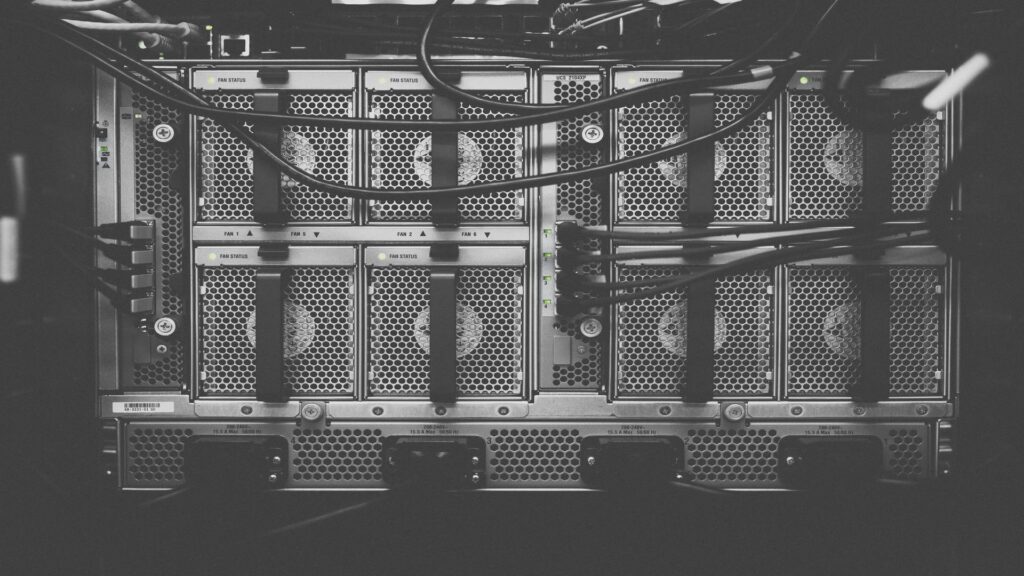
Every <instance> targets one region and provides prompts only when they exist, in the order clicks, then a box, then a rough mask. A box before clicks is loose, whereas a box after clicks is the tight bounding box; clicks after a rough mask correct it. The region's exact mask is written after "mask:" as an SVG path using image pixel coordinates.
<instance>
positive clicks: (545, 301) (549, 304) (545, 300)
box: [543, 298, 551, 306]
mask: <svg viewBox="0 0 1024 576" xmlns="http://www.w3.org/2000/svg"><path fill="white" fill-rule="evenodd" d="M543 302H544V305H545V306H551V299H550V298H545V299H544V300H543Z"/></svg>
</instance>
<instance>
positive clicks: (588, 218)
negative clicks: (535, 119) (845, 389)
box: [554, 78, 607, 226]
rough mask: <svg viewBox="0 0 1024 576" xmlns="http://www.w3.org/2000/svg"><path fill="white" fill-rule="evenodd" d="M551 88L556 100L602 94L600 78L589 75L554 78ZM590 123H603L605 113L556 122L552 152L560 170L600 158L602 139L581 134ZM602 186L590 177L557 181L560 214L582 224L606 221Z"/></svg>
mask: <svg viewBox="0 0 1024 576" xmlns="http://www.w3.org/2000/svg"><path fill="white" fill-rule="evenodd" d="M554 90H555V94H554V96H555V102H556V103H558V104H578V103H580V102H589V101H590V100H594V99H595V98H600V97H601V84H600V82H595V81H593V80H589V79H573V78H568V79H565V80H556V81H555V82H554ZM592 124H596V125H598V126H602V127H603V126H604V125H605V114H602V113H600V112H593V113H590V114H587V115H584V116H580V117H577V118H573V119H571V120H562V121H560V122H558V129H557V135H556V138H557V140H556V142H557V144H556V152H555V153H556V155H557V160H558V171H559V172H567V171H570V170H579V169H581V168H587V167H589V166H593V165H595V164H599V163H601V162H602V161H603V159H604V153H603V151H604V143H603V142H601V143H598V144H596V145H592V144H587V143H586V142H584V141H583V138H582V130H583V128H584V127H586V126H589V125H592ZM605 187H606V186H605ZM605 187H598V188H597V189H595V187H594V181H593V180H592V179H589V178H588V179H585V180H575V181H572V182H563V183H561V184H559V185H558V215H559V218H573V219H575V220H577V221H578V222H579V223H580V224H582V225H584V226H596V225H599V224H607V208H606V206H605V204H606V202H607V200H606V198H605V193H604V191H603V188H605Z"/></svg>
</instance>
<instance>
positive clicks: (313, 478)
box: [291, 427, 383, 486]
mask: <svg viewBox="0 0 1024 576" xmlns="http://www.w3.org/2000/svg"><path fill="white" fill-rule="evenodd" d="M382 440H383V436H382V433H381V431H380V430H379V429H373V428H342V427H332V428H316V429H298V428H296V429H295V430H294V431H293V432H292V437H291V441H292V442H291V443H292V452H291V475H292V482H293V484H294V485H297V486H303V485H312V486H316V485H335V486H337V485H343V486H358V485H367V484H379V483H380V482H382V481H383V475H382V474H381V465H382V464H383V462H382V460H381V454H382V452H381V451H382V450H383V444H382Z"/></svg>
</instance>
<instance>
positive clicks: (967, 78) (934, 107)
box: [921, 52, 992, 112]
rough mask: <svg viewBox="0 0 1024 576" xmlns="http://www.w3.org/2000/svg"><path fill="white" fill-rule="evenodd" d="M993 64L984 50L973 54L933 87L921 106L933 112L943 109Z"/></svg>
mask: <svg viewBox="0 0 1024 576" xmlns="http://www.w3.org/2000/svg"><path fill="white" fill-rule="evenodd" d="M991 65H992V60H991V59H990V58H989V57H988V54H985V53H984V52H978V53H977V54H975V55H974V56H971V57H970V58H968V59H967V61H966V62H964V63H963V64H961V65H960V67H959V68H957V69H956V70H953V73H952V74H950V75H949V76H947V77H946V79H945V80H943V81H942V82H939V84H938V86H936V87H935V88H932V91H931V92H929V93H928V95H927V96H925V97H924V100H922V101H921V106H923V107H924V109H925V110H931V111H932V112H937V111H939V110H942V109H943V108H944V107H945V106H946V104H949V103H950V102H951V101H952V100H953V98H956V97H957V95H958V94H960V93H961V92H963V91H964V90H966V89H967V87H968V86H970V85H971V84H973V83H974V81H975V80H977V79H978V76H981V75H982V73H984V72H985V70H988V68H989V66H991Z"/></svg>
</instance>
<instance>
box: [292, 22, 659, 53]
mask: <svg viewBox="0 0 1024 576" xmlns="http://www.w3.org/2000/svg"><path fill="white" fill-rule="evenodd" d="M294 26H296V27H298V28H302V29H304V30H313V31H322V32H332V33H334V34H338V33H341V34H344V35H346V36H348V37H360V38H370V39H375V40H378V41H380V42H385V43H388V44H397V45H400V46H409V47H411V48H412V50H411V52H413V53H415V51H416V48H417V47H418V46H419V41H420V35H419V33H417V34H415V35H413V34H394V33H392V34H387V35H383V34H381V33H380V32H374V31H372V30H359V29H353V28H348V27H345V26H344V25H339V24H337V23H330V24H324V23H320V22H297V23H296V24H295V25H294ZM430 45H431V47H432V48H436V49H441V50H445V51H448V52H452V53H457V52H465V53H469V54H474V55H476V54H484V55H489V56H508V57H512V58H529V59H534V60H555V61H572V62H575V61H580V60H623V59H635V58H647V57H653V56H657V55H658V54H659V51H660V50H659V49H646V50H641V49H635V50H586V51H584V50H555V49H549V50H544V49H540V48H523V47H513V46H504V45H493V44H483V43H481V42H478V41H474V42H468V41H467V42H460V41H456V40H448V41H440V40H436V39H435V40H431V42H430Z"/></svg>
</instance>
